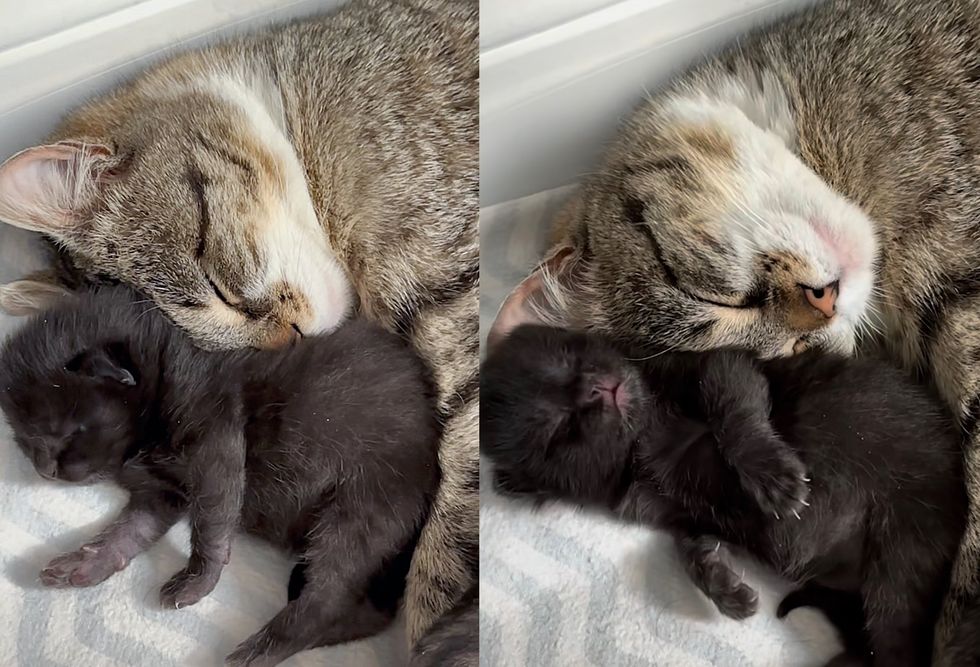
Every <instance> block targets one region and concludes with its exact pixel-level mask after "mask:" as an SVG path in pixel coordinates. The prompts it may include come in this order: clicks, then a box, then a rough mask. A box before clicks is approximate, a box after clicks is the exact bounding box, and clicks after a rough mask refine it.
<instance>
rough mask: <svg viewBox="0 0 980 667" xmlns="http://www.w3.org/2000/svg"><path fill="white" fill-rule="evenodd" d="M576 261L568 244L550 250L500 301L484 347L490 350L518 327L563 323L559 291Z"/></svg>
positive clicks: (574, 252) (561, 290)
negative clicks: (501, 302)
mask: <svg viewBox="0 0 980 667" xmlns="http://www.w3.org/2000/svg"><path fill="white" fill-rule="evenodd" d="M577 258H578V252H577V251H576V250H575V249H574V248H572V247H571V246H570V245H565V244H561V245H558V246H556V247H554V248H552V250H551V252H549V253H548V255H547V256H546V257H545V258H544V259H543V260H542V261H541V263H540V264H538V266H537V268H535V269H534V271H532V272H531V275H529V276H528V277H527V278H525V279H524V280H522V281H521V283H520V284H519V285H518V286H517V287H515V288H514V290H513V291H512V292H511V293H510V294H509V295H508V296H507V298H506V299H504V303H503V305H501V306H500V310H498V311H497V317H496V318H495V319H494V321H493V325H492V326H491V327H490V332H489V333H488V334H487V347H488V348H492V347H493V346H495V345H496V344H497V343H499V342H500V341H501V340H503V339H504V338H506V337H507V336H508V335H509V334H510V332H511V331H513V330H514V329H516V328H517V327H519V326H520V325H522V324H552V325H560V324H563V323H564V315H565V313H564V312H563V307H562V305H563V304H562V301H563V298H562V292H563V289H564V283H566V282H567V281H568V280H569V278H570V276H571V274H572V269H573V267H574V265H575V263H576V261H575V260H576V259H577Z"/></svg>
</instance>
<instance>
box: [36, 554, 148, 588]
mask: <svg viewBox="0 0 980 667" xmlns="http://www.w3.org/2000/svg"><path fill="white" fill-rule="evenodd" d="M128 564H129V561H128V560H127V559H126V558H125V557H123V556H122V555H121V554H119V553H116V552H114V551H113V550H112V549H110V548H108V547H106V546H105V545H99V544H86V545H84V546H83V547H82V548H80V549H79V550H78V551H72V552H70V553H66V554H61V555H60V556H58V557H57V558H55V559H54V560H52V561H51V562H50V563H48V564H47V566H46V567H45V568H44V569H43V570H41V574H40V580H41V583H42V584H44V585H45V586H51V587H52V588H69V587H84V586H95V585H96V584H101V583H102V582H103V581H105V580H106V579H108V578H109V577H111V576H112V575H113V574H115V573H116V572H118V571H119V570H122V569H123V568H125V567H126V565H128Z"/></svg>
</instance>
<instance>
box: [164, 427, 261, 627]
mask: <svg viewBox="0 0 980 667" xmlns="http://www.w3.org/2000/svg"><path fill="white" fill-rule="evenodd" d="M231 422H232V423H228V424H226V425H224V426H222V427H220V428H218V427H214V428H211V429H209V432H208V434H207V435H205V436H204V437H201V438H199V439H198V440H199V442H195V443H193V445H192V446H193V447H194V450H195V451H194V453H193V454H192V455H191V456H190V457H189V459H188V463H187V468H188V474H189V476H190V478H189V480H188V483H187V492H188V497H189V500H190V507H189V512H188V513H189V516H190V521H191V555H190V559H189V560H188V563H187V567H185V568H184V569H183V570H181V571H180V572H178V573H177V574H175V575H174V576H173V577H171V579H170V581H168V582H167V583H166V584H164V585H163V588H162V589H161V591H160V600H161V603H162V604H163V605H164V606H165V607H173V608H176V609H180V608H181V607H186V606H188V605H192V604H194V603H195V602H198V601H199V600H200V599H201V598H203V597H204V596H206V595H207V594H208V593H210V592H211V591H212V590H214V587H215V585H217V583H218V579H219V578H220V577H221V571H222V570H223V569H224V566H225V565H227V564H228V559H229V557H230V556H231V537H232V535H233V533H234V532H235V530H236V528H237V527H238V523H239V520H240V518H241V513H242V500H243V497H244V492H245V442H244V437H243V434H242V429H241V426H240V424H239V423H238V421H237V420H231ZM196 439H197V438H196Z"/></svg>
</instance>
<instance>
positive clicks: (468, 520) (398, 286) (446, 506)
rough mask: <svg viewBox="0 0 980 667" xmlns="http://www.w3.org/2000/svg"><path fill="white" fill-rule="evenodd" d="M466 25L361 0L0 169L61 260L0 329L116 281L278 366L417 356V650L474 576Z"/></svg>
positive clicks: (461, 13) (402, 4)
mask: <svg viewBox="0 0 980 667" xmlns="http://www.w3.org/2000/svg"><path fill="white" fill-rule="evenodd" d="M477 9H478V8H477V2H476V0H354V2H352V3H351V4H350V5H349V6H347V7H345V8H342V9H340V10H339V11H337V12H335V13H333V14H331V15H327V16H322V17H318V18H313V19H309V20H304V21H300V22H296V23H292V24H289V25H285V26H281V27H278V28H274V29H271V30H268V31H265V32H261V33H259V34H256V35H253V36H248V37H244V38H239V39H235V40H231V41H228V42H225V43H221V44H217V45H215V46H212V47H209V48H206V49H203V50H200V51H196V52H192V53H187V54H184V55H180V56H177V57H175V58H173V59H171V60H169V61H166V62H164V63H162V64H160V65H159V66H156V67H154V68H152V69H150V70H149V71H147V72H146V73H144V74H142V75H141V76H139V77H138V78H136V79H135V80H133V81H132V82H130V83H128V84H126V85H124V86H122V87H120V88H119V89H117V90H115V91H114V92H112V93H110V94H108V95H105V96H102V97H100V98H97V99H95V100H94V101H92V102H90V103H89V104H87V105H85V106H83V107H82V108H80V109H77V110H75V111H73V112H71V113H70V114H68V116H67V117H66V118H65V120H64V121H63V123H62V124H61V126H60V127H59V128H58V129H57V130H56V132H55V133H54V134H53V135H52V136H51V137H50V139H49V141H48V142H47V143H46V144H45V145H42V146H36V147H33V148H29V149H27V150H25V151H22V152H21V153H19V154H17V155H15V156H13V157H11V158H10V159H9V160H7V162H6V163H4V164H3V166H2V167H0V220H4V221H6V222H8V223H10V224H13V225H16V226H19V227H23V228H26V229H31V230H35V231H38V232H41V233H42V234H44V235H45V236H46V237H48V238H49V239H51V240H52V241H53V242H54V244H55V245H56V246H57V248H58V250H59V253H58V257H57V261H56V263H55V269H54V270H52V271H50V272H48V273H47V274H45V275H43V276H41V275H39V276H32V277H29V278H28V279H26V280H23V281H18V282H16V283H12V284H9V285H6V286H4V287H3V288H2V290H0V306H3V307H4V308H5V309H6V310H8V312H19V313H23V312H28V311H31V310H34V309H36V308H37V307H41V306H43V305H44V304H45V303H46V302H48V301H49V300H50V299H52V298H54V297H56V296H57V295H58V294H60V293H62V292H63V291H64V287H66V286H67V287H73V286H76V285H78V284H79V283H84V282H91V281H122V282H125V283H128V284H130V285H132V286H134V287H136V288H138V289H139V290H141V291H142V292H144V293H146V294H147V295H148V296H149V297H150V298H151V299H152V300H153V301H154V302H155V303H156V305H157V306H159V308H160V309H161V310H162V311H163V312H164V313H165V314H166V315H167V316H168V317H169V318H170V319H171V320H172V321H173V322H174V323H175V324H176V325H178V326H179V327H181V328H183V329H184V330H185V331H187V332H188V333H189V334H190V335H191V337H192V338H194V339H195V340H196V341H197V342H198V343H199V344H200V345H202V346H204V347H210V348H239V347H275V346H279V345H282V344H284V343H287V342H289V341H291V340H293V339H294V338H295V337H296V336H303V335H306V334H310V333H317V332H324V331H329V330H331V329H333V328H334V327H336V326H337V325H338V324H339V323H340V322H341V321H342V320H343V319H344V318H345V317H346V316H348V315H349V314H351V313H352V312H354V311H358V312H359V313H361V314H363V315H365V316H367V317H369V318H371V319H373V320H375V321H377V322H379V323H381V324H382V325H384V326H385V327H386V328H388V329H389V330H392V331H395V332H398V333H400V334H403V335H404V336H405V337H406V338H408V339H409V340H411V342H412V343H413V345H414V346H415V348H416V349H417V350H418V352H419V353H420V354H421V356H422V357H423V358H424V359H426V360H427V362H428V363H429V365H430V366H431V367H432V369H433V370H434V373H435V375H436V380H437V382H438V386H439V410H440V416H441V418H442V421H443V422H444V431H443V433H444V435H443V440H442V443H441V447H440V465H441V468H442V475H443V481H442V484H441V488H440V491H439V494H438V497H437V500H436V503H435V507H434V509H433V513H432V515H431V517H430V519H429V521H428V524H427V525H426V528H425V530H424V533H423V535H422V537H421V541H420V545H419V548H418V550H417V552H416V554H415V557H414V559H413V564H412V571H411V573H410V575H409V585H408V593H407V600H406V607H407V614H408V624H409V636H410V639H411V640H412V641H413V643H414V642H415V641H417V640H418V639H419V638H420V637H421V636H422V635H423V634H424V632H425V631H426V629H427V628H429V627H430V626H431V625H432V623H433V622H434V621H435V620H436V619H437V618H438V617H439V616H440V615H441V614H443V613H447V612H449V611H450V610H451V609H452V608H453V607H454V606H455V605H456V604H457V602H458V600H460V599H462V596H463V595H464V594H465V593H466V591H467V590H468V589H469V587H470V584H471V582H472V581H473V579H474V577H475V571H476V567H477V563H476V559H477V540H478V523H477V515H478V506H479V501H478V495H477V486H478V478H479V470H478V454H477V420H478V404H477V395H478V379H477V347H478V332H477V328H478V324H477V290H478V283H477V281H478V262H479V248H478V244H477V225H476V215H477V192H478V173H477V147H478V138H477V137H478V134H477V124H478V118H477V92H478V91H477V76H478V63H477V32H478V22H477ZM473 599H476V598H473Z"/></svg>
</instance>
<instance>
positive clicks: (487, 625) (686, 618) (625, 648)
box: [480, 188, 840, 667]
mask: <svg viewBox="0 0 980 667" xmlns="http://www.w3.org/2000/svg"><path fill="white" fill-rule="evenodd" d="M567 193H568V189H567V188H563V189H559V190H554V191H549V192H543V193H539V194H537V195H533V196H531V197H527V198H524V199H521V200H518V201H515V202H508V203H505V204H500V205H497V206H493V207H490V208H487V209H484V210H483V211H482V212H481V215H480V247H481V249H480V252H481V274H480V280H481V295H480V329H481V332H483V333H484V335H485V334H486V331H487V330H488V328H489V326H490V324H491V323H492V321H493V318H494V316H495V314H496V311H497V308H498V307H499V305H500V303H501V302H502V300H503V298H504V297H505V296H506V295H507V293H508V292H509V291H510V290H511V289H512V288H513V287H514V286H515V285H516V284H517V283H518V282H519V281H520V280H521V279H522V278H523V277H524V276H525V275H527V273H528V271H529V270H530V269H531V267H532V266H533V265H534V264H535V263H536V262H537V260H538V259H539V258H540V256H541V253H542V252H543V250H544V249H545V243H546V240H545V235H546V230H547V225H548V222H549V220H550V218H551V216H552V215H554V213H555V211H556V209H557V208H558V206H559V205H560V203H561V201H562V200H563V199H564V198H565V197H566V196H567ZM483 473H484V474H483V475H482V476H481V508H480V588H481V600H480V604H481V613H480V663H481V665H486V666H488V667H490V666H498V665H499V666H501V667H516V666H523V665H533V667H548V666H551V665H554V666H555V667H565V666H566V665H567V666H576V667H577V666H580V665H583V666H584V665H596V666H597V667H607V666H608V667H612V666H615V667H619V666H620V665H658V666H664V667H675V666H676V667H698V666H705V667H706V666H709V665H712V666H717V667H742V666H746V667H748V666H751V667H762V666H773V667H776V666H779V667H796V666H804V665H821V664H823V663H825V662H826V661H827V660H828V659H830V658H831V657H832V656H834V655H835V654H836V653H837V652H839V650H840V644H839V643H838V641H837V638H836V634H835V633H834V631H833V630H832V629H831V627H830V626H829V625H828V624H827V622H826V621H825V620H824V618H823V616H821V615H820V614H819V612H816V611H813V610H810V609H799V610H796V611H794V612H792V613H791V614H790V615H789V616H788V618H787V619H786V620H785V621H780V620H778V619H777V618H776V617H775V609H776V606H777V605H778V603H779V600H780V599H781V598H782V595H784V594H785V593H786V592H787V591H788V588H787V585H786V583H785V582H781V581H779V580H778V579H777V578H776V577H775V576H773V575H771V574H769V573H767V572H765V571H764V570H763V569H762V568H761V567H759V566H757V565H755V564H753V563H748V562H747V563H745V567H746V579H747V580H748V581H749V583H750V584H751V585H753V586H755V587H756V588H757V589H758V590H759V591H760V602H759V611H758V613H756V614H755V616H753V617H752V618H750V619H748V620H746V621H741V622H739V621H734V620H731V619H728V618H725V617H723V616H721V615H720V614H719V613H718V612H717V611H716V610H715V608H714V606H713V605H712V604H711V603H710V602H709V601H708V600H707V598H705V597H704V596H703V595H702V594H701V593H700V592H699V591H698V590H697V589H696V588H695V587H694V585H693V584H691V582H690V581H689V580H688V578H687V575H686V574H685V572H684V571H683V569H682V567H681V565H680V562H679V560H678V558H677V555H676V554H675V551H674V548H673V544H672V542H671V540H670V538H669V537H668V536H667V535H666V534H663V533H658V532H655V531H651V530H647V529H643V528H638V527H627V526H623V525H620V524H618V523H616V522H614V521H612V520H610V519H607V518H603V517H598V516H592V515H589V514H586V513H583V512H580V511H575V510H573V509H570V508H567V507H562V506H550V507H547V508H544V509H542V510H539V511H533V510H531V509H530V508H528V507H526V506H524V505H523V504H521V503H517V502H514V501H512V500H509V499H505V498H503V497H501V496H499V495H497V494H496V493H494V492H493V491H492V490H491V486H492V481H491V475H490V471H489V467H488V466H487V465H486V462H484V469H483Z"/></svg>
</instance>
